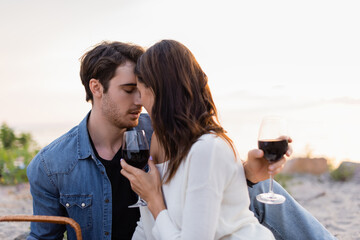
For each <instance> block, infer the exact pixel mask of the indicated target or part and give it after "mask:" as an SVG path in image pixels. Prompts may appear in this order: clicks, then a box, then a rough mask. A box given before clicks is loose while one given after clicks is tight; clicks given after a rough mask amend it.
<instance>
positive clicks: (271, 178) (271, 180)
mask: <svg viewBox="0 0 360 240" xmlns="http://www.w3.org/2000/svg"><path fill="white" fill-rule="evenodd" d="M273 181H274V178H273V176H272V174H270V184H269V193H270V194H271V195H273V194H274V191H273V186H274V184H273Z"/></svg>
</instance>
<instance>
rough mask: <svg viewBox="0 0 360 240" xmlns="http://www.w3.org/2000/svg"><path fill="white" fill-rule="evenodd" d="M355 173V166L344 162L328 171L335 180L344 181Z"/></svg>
mask: <svg viewBox="0 0 360 240" xmlns="http://www.w3.org/2000/svg"><path fill="white" fill-rule="evenodd" d="M354 174H355V168H354V167H353V166H352V165H350V164H346V163H342V164H341V165H340V166H339V167H338V168H337V169H335V170H332V171H331V172H330V176H331V178H332V179H333V180H335V181H341V182H345V181H347V180H350V179H351V178H352V177H353V176H354Z"/></svg>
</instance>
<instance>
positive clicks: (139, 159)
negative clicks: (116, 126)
mask: <svg viewBox="0 0 360 240" xmlns="http://www.w3.org/2000/svg"><path fill="white" fill-rule="evenodd" d="M122 153H123V154H122V156H123V158H124V159H125V161H126V163H127V164H129V165H131V166H133V167H136V168H139V169H144V168H145V166H146V164H147V162H148V159H149V156H150V151H149V144H148V141H147V139H146V136H145V131H144V130H130V131H126V132H124V136H123V143H122ZM146 205H147V204H146V202H145V201H144V200H142V199H141V198H140V196H138V201H137V202H136V203H135V204H133V205H130V206H129V208H134V207H139V206H146Z"/></svg>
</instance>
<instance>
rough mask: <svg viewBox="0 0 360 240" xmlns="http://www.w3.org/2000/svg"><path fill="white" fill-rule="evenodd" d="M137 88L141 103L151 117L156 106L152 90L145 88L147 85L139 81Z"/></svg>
mask: <svg viewBox="0 0 360 240" xmlns="http://www.w3.org/2000/svg"><path fill="white" fill-rule="evenodd" d="M137 88H138V89H139V92H140V103H141V105H143V106H144V108H145V109H146V111H147V112H148V113H149V115H150V117H151V110H152V107H153V105H154V99H155V97H154V93H153V91H152V90H151V88H147V87H145V85H144V84H143V83H141V82H139V81H137Z"/></svg>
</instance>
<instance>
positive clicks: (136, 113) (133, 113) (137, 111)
mask: <svg viewBox="0 0 360 240" xmlns="http://www.w3.org/2000/svg"><path fill="white" fill-rule="evenodd" d="M129 113H130V114H132V115H139V114H140V113H141V110H133V111H129Z"/></svg>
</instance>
